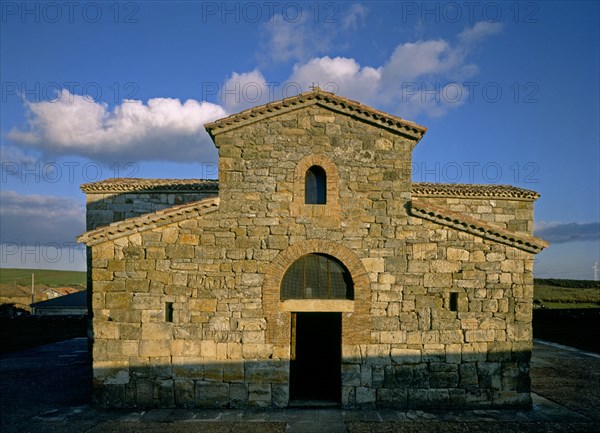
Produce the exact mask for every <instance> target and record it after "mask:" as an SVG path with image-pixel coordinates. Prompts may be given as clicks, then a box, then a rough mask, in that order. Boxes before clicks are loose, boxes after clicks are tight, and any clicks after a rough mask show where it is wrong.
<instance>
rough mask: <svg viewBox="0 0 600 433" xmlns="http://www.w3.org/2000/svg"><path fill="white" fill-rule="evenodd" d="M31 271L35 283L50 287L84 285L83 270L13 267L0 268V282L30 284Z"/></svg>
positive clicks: (84, 274) (84, 275)
mask: <svg viewBox="0 0 600 433" xmlns="http://www.w3.org/2000/svg"><path fill="white" fill-rule="evenodd" d="M32 273H33V274H35V283H36V284H45V285H47V286H50V287H60V286H77V285H84V286H85V285H86V273H85V272H78V271H54V270H48V269H14V268H0V284H17V285H20V286H28V285H31V274H32Z"/></svg>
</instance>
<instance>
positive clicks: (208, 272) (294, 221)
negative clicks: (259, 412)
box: [92, 106, 533, 408]
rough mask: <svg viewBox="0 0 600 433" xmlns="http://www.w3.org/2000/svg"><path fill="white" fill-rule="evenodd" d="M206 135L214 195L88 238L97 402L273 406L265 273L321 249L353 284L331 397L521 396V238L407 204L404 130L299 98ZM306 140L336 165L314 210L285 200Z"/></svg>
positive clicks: (296, 189) (276, 355)
mask: <svg viewBox="0 0 600 433" xmlns="http://www.w3.org/2000/svg"><path fill="white" fill-rule="evenodd" d="M215 141H216V144H217V146H218V147H219V153H220V162H219V164H220V179H219V197H220V199H221V201H220V204H219V208H218V210H216V211H214V212H212V213H208V214H206V215H204V216H202V217H194V218H190V219H186V220H183V221H179V222H175V223H171V224H167V225H163V226H160V227H154V228H150V229H148V230H142V229H140V232H139V233H135V234H131V235H128V236H123V237H121V238H116V239H113V240H107V241H105V242H103V243H99V244H97V245H95V246H94V247H93V248H92V257H93V259H92V279H93V291H94V293H93V300H92V306H93V312H94V319H93V320H94V381H95V388H96V399H97V401H98V402H100V403H101V404H103V405H107V406H166V407H170V406H182V407H191V406H202V407H206V406H213V407H215V406H216V407H247V406H250V407H285V406H287V404H288V402H289V383H288V382H289V359H290V339H289V328H290V322H289V317H290V312H289V311H285V310H283V309H282V308H281V303H280V302H279V299H278V295H277V293H278V292H277V290H278V288H279V285H280V283H281V281H280V278H279V277H277V275H281V269H284V270H285V269H286V267H287V266H289V265H290V264H291V263H292V262H293V260H295V258H299V256H301V255H302V254H305V253H308V252H323V253H327V254H330V255H333V256H334V257H336V258H338V259H339V260H340V261H341V262H342V263H344V264H345V265H346V266H347V267H348V268H349V269H350V270H351V272H352V277H353V279H354V280H355V284H356V287H355V299H354V302H353V303H352V309H351V310H350V311H344V312H343V313H342V365H341V375H342V389H341V402H342V405H343V406H344V407H357V406H360V407H362V406H374V405H378V406H393V407H400V408H403V407H410V408H419V407H438V408H439V407H487V406H496V407H503V406H507V405H513V406H526V405H528V404H530V401H531V400H530V395H529V375H528V373H529V356H530V350H531V299H532V290H533V280H532V274H531V272H532V263H533V255H532V254H531V253H527V252H524V251H522V250H519V249H516V248H514V247H511V246H508V245H504V244H499V243H496V242H492V241H489V240H485V239H483V238H481V237H478V236H474V235H472V234H468V233H464V232H461V231H458V230H456V229H452V228H448V227H445V226H442V225H438V224H435V223H433V222H429V221H426V220H423V219H420V218H418V217H414V216H411V215H410V214H409V211H408V206H407V205H408V203H409V201H410V198H411V196H410V183H411V180H410V179H411V173H410V166H411V164H410V158H411V151H412V148H413V146H414V144H415V140H414V139H411V138H410V137H404V136H400V135H398V134H397V133H392V132H390V131H387V130H385V129H382V128H380V127H375V126H371V125H369V124H366V123H363V122H359V121H356V120H353V119H351V118H349V117H348V116H344V115H340V114H335V113H333V112H331V111H328V110H326V109H324V108H320V107H317V106H312V107H309V108H306V109H303V110H298V111H294V112H290V113H286V114H283V115H280V116H275V117H270V118H267V119H263V120H262V121H260V122H257V123H254V124H250V125H247V126H245V127H242V128H239V129H234V130H232V131H229V132H225V133H222V134H220V135H218V136H216V138H215ZM311 155H317V156H318V157H319V158H322V160H323V161H327V163H328V164H334V165H335V167H336V168H337V174H336V179H337V182H338V184H337V185H336V188H337V190H338V193H339V197H337V198H338V201H337V203H336V205H335V206H331V207H329V208H325V210H324V211H321V210H319V211H318V212H317V211H315V210H314V209H313V208H311V207H310V206H315V205H303V204H302V202H301V201H300V202H299V201H298V200H297V198H298V195H299V194H300V195H301V194H302V191H303V186H301V185H299V183H298V179H297V176H296V174H295V171H296V167H297V165H298V164H299V163H300V161H302V160H303V159H305V158H307V157H310V156H311ZM456 200H458V201H457V202H456V203H452V204H453V205H461V204H464V206H465V209H466V207H469V206H472V205H473V204H472V203H473V200H472V199H466V200H464V201H462V199H460V198H458V199H456ZM113 203H116V201H113ZM292 203H296V204H298V203H300V204H298V205H297V206H298V207H297V208H293V206H292ZM296 204H294V206H296ZM449 204H450V203H449ZM518 207H519V206H516V208H518ZM484 213H485V212H483V210H482V211H481V212H480V214H481V215H483V214H484ZM504 223H506V224H507V227H508V226H509V225H510V223H511V221H509V220H507V221H504ZM336 246H337V248H336ZM278 278H279V279H278ZM453 293H456V295H454V294H453ZM452 297H456V303H455V304H456V305H453V304H454V303H453V302H451V301H450V299H451V298H452ZM327 302H328V301H322V304H321V305H322V306H327ZM454 306H455V307H456V308H454ZM170 308H172V311H173V315H172V322H171V321H169V320H168V318H169V317H168V316H169V314H168V311H169V309H170ZM454 310H456V311H454Z"/></svg>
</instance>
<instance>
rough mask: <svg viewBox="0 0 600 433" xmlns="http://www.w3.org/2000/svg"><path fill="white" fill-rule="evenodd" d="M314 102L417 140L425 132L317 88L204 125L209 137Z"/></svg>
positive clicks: (415, 125) (394, 117)
mask: <svg viewBox="0 0 600 433" xmlns="http://www.w3.org/2000/svg"><path fill="white" fill-rule="evenodd" d="M315 104H317V105H321V106H323V107H327V108H329V109H331V110H333V111H337V112H339V113H342V114H346V115H348V116H352V117H355V118H357V119H361V120H364V121H366V122H369V123H372V124H374V125H377V126H381V127H384V128H387V129H391V130H393V131H396V132H399V133H401V134H404V135H409V136H411V137H413V138H415V139H417V140H420V139H421V138H422V137H423V134H425V132H426V131H427V128H425V127H424V126H420V125H417V124H416V123H414V122H411V121H409V120H404V119H401V118H400V117H396V116H393V115H391V114H388V113H385V112H383V111H379V110H376V109H374V108H371V107H369V106H367V105H364V104H361V103H360V102H357V101H353V100H350V99H347V98H344V97H342V96H338V95H335V94H333V93H330V92H325V91H324V90H321V89H319V88H316V89H314V90H312V91H310V92H304V93H300V94H299V95H297V96H291V97H289V98H285V99H282V100H279V101H275V102H270V103H268V104H264V105H260V106H258V107H254V108H251V109H249V110H245V111H242V112H240V113H238V114H233V115H231V116H229V117H225V118H223V119H219V120H216V121H214V122H212V123H207V124H206V125H204V127H205V128H206V130H207V131H208V133H209V134H210V136H211V137H214V136H215V135H217V134H219V133H221V132H225V131H229V130H232V129H236V128H239V127H241V126H244V125H248V124H250V123H254V122H257V121H259V120H261V119H264V118H267V117H271V116H276V115H279V114H283V113H286V112H289V111H293V110H297V109H299V108H303V107H307V106H310V105H315Z"/></svg>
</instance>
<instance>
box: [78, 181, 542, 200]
mask: <svg viewBox="0 0 600 433" xmlns="http://www.w3.org/2000/svg"><path fill="white" fill-rule="evenodd" d="M81 189H82V190H83V191H84V192H86V193H105V192H141V191H147V192H173V191H177V192H199V191H206V192H217V191H218V190H219V181H218V180H216V179H139V178H113V179H106V180H102V181H100V182H93V183H86V184H83V185H82V186H81ZM412 194H413V195H414V196H416V197H472V198H512V199H521V200H536V199H537V198H538V197H539V196H540V195H539V194H538V193H537V192H535V191H531V190H528V189H523V188H517V187H515V186H511V185H477V184H460V183H429V182H413V184H412Z"/></svg>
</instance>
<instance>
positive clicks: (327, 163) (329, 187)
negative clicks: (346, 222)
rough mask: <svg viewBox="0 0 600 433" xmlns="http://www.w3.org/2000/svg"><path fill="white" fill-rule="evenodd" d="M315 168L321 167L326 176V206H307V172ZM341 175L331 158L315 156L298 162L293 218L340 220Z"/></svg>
mask: <svg viewBox="0 0 600 433" xmlns="http://www.w3.org/2000/svg"><path fill="white" fill-rule="evenodd" d="M313 166H318V167H321V168H322V169H323V170H324V171H325V175H326V197H327V200H326V202H325V204H305V202H304V200H305V197H306V190H305V182H306V172H307V171H308V170H309V169H310V168H311V167H313ZM339 180H340V177H339V173H338V170H337V167H336V165H335V163H334V162H333V161H332V160H331V158H329V157H327V156H325V155H320V154H313V155H308V156H305V157H304V158H302V159H301V160H300V161H298V164H297V165H296V169H295V170H294V190H293V199H292V206H291V214H292V216H308V217H317V218H321V219H323V218H325V219H327V218H330V219H336V220H339V219H340V213H341V211H340V204H339V195H340V194H339Z"/></svg>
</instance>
